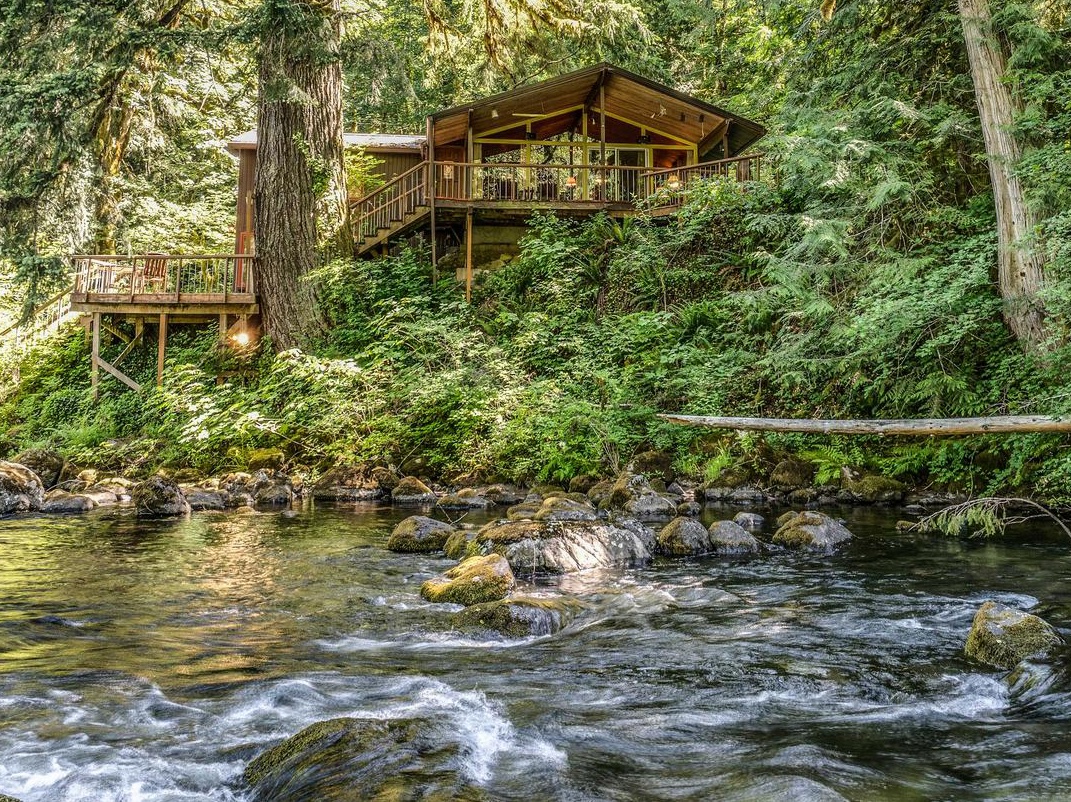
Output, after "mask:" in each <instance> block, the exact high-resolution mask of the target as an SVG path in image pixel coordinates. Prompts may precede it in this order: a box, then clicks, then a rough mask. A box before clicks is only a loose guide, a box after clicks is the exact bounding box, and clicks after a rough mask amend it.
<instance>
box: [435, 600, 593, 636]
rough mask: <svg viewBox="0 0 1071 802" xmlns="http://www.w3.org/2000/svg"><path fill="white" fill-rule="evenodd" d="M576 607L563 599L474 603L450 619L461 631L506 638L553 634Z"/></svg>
mask: <svg viewBox="0 0 1071 802" xmlns="http://www.w3.org/2000/svg"><path fill="white" fill-rule="evenodd" d="M576 609H577V608H576V604H575V603H572V602H569V601H566V600H564V599H535V598H528V597H523V596H522V597H516V598H512V599H504V600H502V601H496V602H488V603H487V604H475V605H473V606H472V607H466V608H465V609H464V610H462V611H461V612H459V613H456V614H455V615H454V616H453V619H452V623H453V626H454V628H455V629H458V630H461V631H463V632H480V633H482V632H496V633H498V634H500V635H505V636H506V637H508V638H528V637H533V636H536V637H538V636H542V635H553V634H555V633H556V632H559V631H560V630H561V629H562V628H563V627H565V626H566V625H567V624H568V623H569V621H571V620H572V618H573V616H574V615H575V614H576Z"/></svg>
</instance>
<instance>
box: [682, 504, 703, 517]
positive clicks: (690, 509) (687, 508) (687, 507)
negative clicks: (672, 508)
mask: <svg viewBox="0 0 1071 802" xmlns="http://www.w3.org/2000/svg"><path fill="white" fill-rule="evenodd" d="M702 512H703V505H702V504H700V503H699V502H698V501H682V502H681V503H680V504H678V505H677V515H683V516H684V517H686V518H698V517H699V516H700V515H701V514H702Z"/></svg>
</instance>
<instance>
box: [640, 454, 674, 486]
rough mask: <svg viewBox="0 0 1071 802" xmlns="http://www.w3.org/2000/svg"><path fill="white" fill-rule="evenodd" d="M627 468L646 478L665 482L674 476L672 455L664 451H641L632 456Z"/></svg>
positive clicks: (670, 480)
mask: <svg viewBox="0 0 1071 802" xmlns="http://www.w3.org/2000/svg"><path fill="white" fill-rule="evenodd" d="M628 468H629V470H630V471H632V472H633V473H638V474H643V475H644V476H646V477H647V478H648V479H661V480H662V481H663V482H666V483H667V484H668V483H669V482H672V481H673V480H674V479H675V478H676V472H675V471H674V470H673V456H672V455H671V454H667V453H666V452H665V451H641V452H640V453H639V454H637V455H636V456H634V457H633V458H632V462H630V463H629V465H628Z"/></svg>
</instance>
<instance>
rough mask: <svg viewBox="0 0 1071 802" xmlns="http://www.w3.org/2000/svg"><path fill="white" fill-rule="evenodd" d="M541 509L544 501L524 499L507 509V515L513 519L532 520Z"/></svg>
mask: <svg viewBox="0 0 1071 802" xmlns="http://www.w3.org/2000/svg"><path fill="white" fill-rule="evenodd" d="M541 509H543V502H542V501H522V502H521V503H520V504H514V505H513V506H512V507H510V508H509V509H508V510H506V517H507V518H508V519H509V520H511V521H531V520H532V519H533V518H534V517H535V514H536V513H537V512H539V511H540V510H541Z"/></svg>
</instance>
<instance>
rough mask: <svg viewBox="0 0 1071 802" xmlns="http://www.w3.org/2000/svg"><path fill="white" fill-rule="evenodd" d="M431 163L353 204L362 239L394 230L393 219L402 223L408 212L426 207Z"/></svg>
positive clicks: (357, 232) (406, 172)
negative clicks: (382, 229)
mask: <svg viewBox="0 0 1071 802" xmlns="http://www.w3.org/2000/svg"><path fill="white" fill-rule="evenodd" d="M428 164H429V162H428V161H427V160H425V161H422V162H420V163H419V164H416V165H414V166H413V167H410V168H409V169H408V170H406V171H405V172H404V173H399V174H398V175H396V176H395V177H394V178H392V179H391V180H390V181H388V182H387V183H386V184H384V185H383V186H381V187H379V188H378V189H375V190H373V191H372V192H369V193H368V194H367V195H365V196H364V197H361V198H358V199H357V200H355V201H354V202H353V203H352V204H351V205H350V213H351V215H352V216H353V217H354V218H355V225H354V226H353V230H354V231H355V232H356V236H357V239H358V240H360V239H363V238H364V237H366V236H371V235H374V234H375V233H376V231H377V230H378V229H380V228H390V222H391V221H392V220H396V221H400V220H402V219H404V218H405V216H406V214H407V213H408V212H411V211H413V210H415V209H416V207H418V206H422V205H424V203H425V201H426V197H425V196H426V189H425V188H426V186H427V183H426V172H425V171H426V170H427V169H428Z"/></svg>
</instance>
